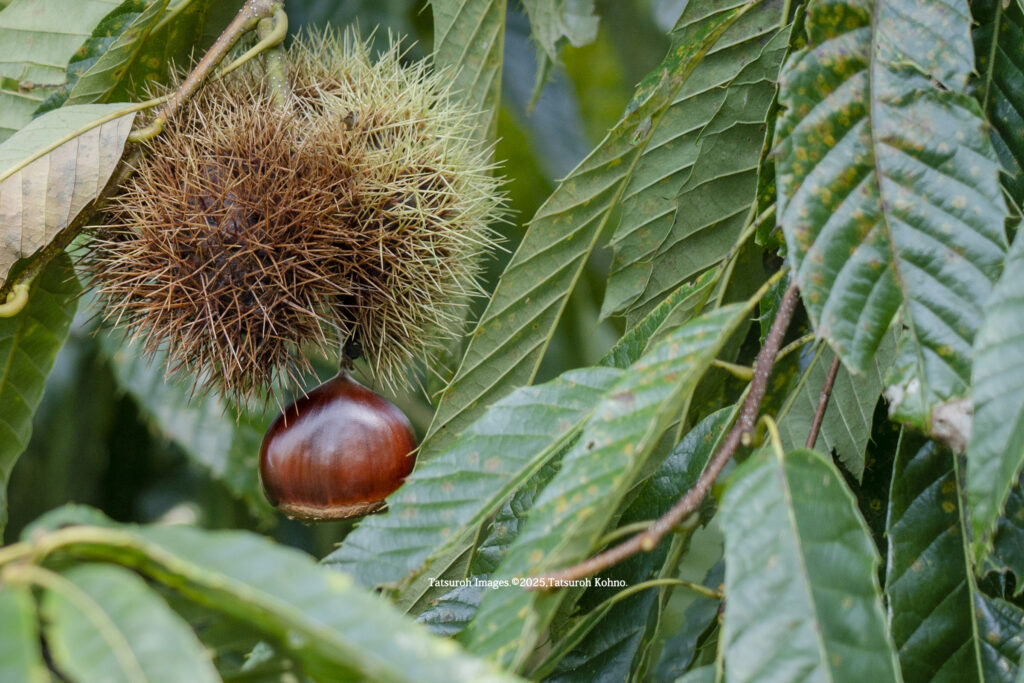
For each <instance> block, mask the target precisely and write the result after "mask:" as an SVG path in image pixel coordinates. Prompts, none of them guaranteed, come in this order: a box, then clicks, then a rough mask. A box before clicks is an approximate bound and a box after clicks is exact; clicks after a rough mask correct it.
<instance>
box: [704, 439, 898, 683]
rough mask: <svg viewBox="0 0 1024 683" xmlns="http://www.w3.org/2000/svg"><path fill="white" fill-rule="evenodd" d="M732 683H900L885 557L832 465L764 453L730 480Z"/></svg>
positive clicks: (803, 454) (726, 517)
mask: <svg viewBox="0 0 1024 683" xmlns="http://www.w3.org/2000/svg"><path fill="white" fill-rule="evenodd" d="M721 520H722V528H723V530H724V531H725V594H726V596H727V599H726V601H725V623H724V626H723V633H722V639H723V645H722V646H723V648H724V652H725V678H726V680H727V681H775V680H787V681H789V680H803V681H895V680H897V676H898V665H897V662H896V653H895V650H894V648H893V644H892V639H891V637H890V635H889V629H888V625H887V624H886V620H885V610H884V608H883V606H882V592H881V590H880V588H879V586H878V565H879V557H878V550H877V549H876V548H875V545H874V542H873V541H872V540H871V534H870V532H869V531H868V528H867V525H866V524H865V523H864V520H863V519H862V518H861V516H860V514H859V513H858V512H857V507H856V502H855V501H854V498H853V495H852V494H851V493H850V491H849V489H847V488H846V484H845V482H843V479H842V477H841V476H840V475H839V472H838V471H837V470H836V468H835V466H834V465H832V463H831V462H829V461H826V460H825V459H824V458H823V457H822V456H821V455H820V454H819V453H816V452H814V451H809V450H797V451H792V452H790V453H788V454H786V455H785V457H776V456H775V455H773V454H772V453H771V451H770V449H763V450H762V451H761V452H759V453H758V454H756V455H754V456H753V457H751V459H750V460H748V461H747V462H746V463H744V464H743V465H742V466H741V467H740V469H738V470H737V472H736V474H735V475H734V476H733V477H732V478H731V479H730V480H729V482H728V488H727V489H726V492H725V496H724V498H723V500H722V510H721Z"/></svg>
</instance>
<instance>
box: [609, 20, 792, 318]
mask: <svg viewBox="0 0 1024 683" xmlns="http://www.w3.org/2000/svg"><path fill="white" fill-rule="evenodd" d="M740 4H741V3H739V2H731V3H730V2H720V3H707V2H694V3H689V4H688V5H687V6H686V8H685V9H684V11H683V14H682V16H681V17H680V18H679V22H678V24H677V25H676V28H675V29H674V30H673V42H677V41H678V40H680V38H681V37H683V36H685V35H686V32H687V30H688V27H689V26H690V25H691V24H694V23H695V22H702V21H707V14H708V13H713V12H723V11H728V8H729V7H736V6H739V5H740ZM781 14H782V3H781V2H775V1H774V0H771V1H768V2H762V3H759V4H758V5H757V6H755V7H754V8H752V9H751V10H750V11H749V12H747V13H746V14H745V15H744V16H743V17H741V18H740V19H739V20H737V21H736V23H734V24H733V25H732V26H731V27H729V29H728V30H727V31H726V32H725V33H724V34H723V35H722V38H721V39H720V40H719V41H718V42H717V43H716V44H715V46H714V48H713V49H712V50H711V51H710V52H709V53H708V55H707V57H706V58H705V59H704V60H703V61H701V63H700V64H699V65H698V66H697V68H696V69H694V71H693V74H692V76H691V77H690V79H689V80H688V81H687V83H686V84H685V85H684V86H683V87H682V88H681V89H680V90H679V92H678V93H677V94H676V95H675V97H674V99H673V102H672V104H671V106H670V107H669V109H668V111H667V112H666V114H665V117H664V119H663V121H662V122H661V125H660V126H659V128H658V130H656V131H654V132H653V133H652V135H651V142H650V143H649V145H648V146H647V149H646V150H644V154H643V156H642V157H641V158H640V161H639V162H638V163H637V167H636V170H635V171H634V173H633V176H632V178H631V179H630V182H629V185H628V187H627V188H626V191H625V193H624V194H623V197H622V206H623V211H622V217H621V219H620V221H619V225H618V226H617V227H616V230H615V234H614V236H613V237H612V245H613V246H614V249H615V258H614V262H613V266H612V273H611V275H610V276H609V281H608V288H607V291H606V293H605V301H604V305H603V308H602V314H603V315H606V316H607V315H611V314H613V313H622V312H633V315H632V317H634V318H635V316H636V312H638V311H646V310H649V309H650V307H651V306H652V305H654V303H656V302H657V301H658V300H660V299H661V298H662V297H664V296H665V293H666V292H667V291H669V290H671V289H673V288H674V287H676V286H677V285H678V284H679V283H680V282H683V281H685V280H687V279H689V278H691V277H692V276H693V275H694V274H695V273H699V272H700V271H701V270H703V269H705V268H707V267H708V266H709V265H712V264H714V263H715V262H716V261H718V260H719V259H721V258H722V256H724V255H725V253H726V252H727V251H728V250H729V248H730V247H732V245H733V243H734V242H735V237H736V235H737V234H738V232H739V230H740V228H742V227H743V225H742V224H743V222H744V219H745V217H746V215H747V212H748V209H749V208H750V203H751V201H753V198H754V186H755V185H756V182H757V180H756V178H757V172H756V171H757V164H758V157H759V156H760V153H761V146H762V141H763V140H764V118H765V114H766V113H767V108H768V103H769V102H770V101H771V99H772V97H773V96H774V92H775V78H776V76H777V75H778V71H779V66H780V65H781V63H782V58H783V56H784V54H785V48H786V39H787V35H788V31H783V32H780V31H779V30H778V26H779V24H780V20H781ZM773 36H774V37H775V39H774V40H773Z"/></svg>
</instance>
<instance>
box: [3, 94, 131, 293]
mask: <svg viewBox="0 0 1024 683" xmlns="http://www.w3.org/2000/svg"><path fill="white" fill-rule="evenodd" d="M139 109H140V107H139V105H137V104H129V105H126V104H84V105H79V106H77V107H68V108H66V109H58V110H56V111H51V112H47V113H46V114H43V115H42V116H40V117H39V118H37V119H35V120H34V121H32V122H31V123H30V124H28V125H27V126H25V127H24V128H22V129H21V130H19V131H18V132H17V133H15V134H14V135H12V136H11V137H9V138H8V139H7V140H5V141H4V142H3V143H0V278H6V277H7V274H8V272H9V271H10V269H11V266H12V265H14V262H15V261H17V260H18V259H19V258H22V257H25V256H30V255H31V254H33V253H35V252H36V251H37V250H38V249H40V248H42V247H44V246H46V245H47V244H49V243H50V241H51V240H53V238H54V237H55V236H56V235H57V234H58V233H60V231H61V230H63V229H64V228H66V227H68V225H69V224H70V223H71V222H72V221H73V220H74V219H75V217H76V216H78V213H79V212H80V211H82V209H84V208H85V207H86V206H88V205H89V203H90V202H92V201H93V200H94V199H95V198H96V196H97V195H98V194H99V193H100V192H101V191H102V190H103V188H104V186H105V185H106V184H107V181H108V180H109V179H110V176H111V174H113V172H114V169H115V167H116V166H117V164H118V162H119V161H120V160H121V153H122V151H123V150H124V145H125V141H126V140H127V139H128V133H130V132H131V129H132V122H133V121H134V120H135V113H136V112H137V111H138V110H139Z"/></svg>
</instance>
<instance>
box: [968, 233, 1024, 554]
mask: <svg viewBox="0 0 1024 683" xmlns="http://www.w3.org/2000/svg"><path fill="white" fill-rule="evenodd" d="M1022 315H1024V239H1022V238H1021V237H1020V236H1018V237H1017V238H1016V239H1015V240H1014V244H1013V248H1012V249H1011V250H1010V255H1009V256H1008V257H1007V259H1006V264H1005V266H1004V270H1003V276H1002V278H1001V279H1000V280H999V283H998V284H997V285H996V288H995V291H994V292H993V293H992V298H991V299H989V301H988V304H987V305H986V306H985V310H984V314H983V318H982V323H981V329H980V330H979V331H978V336H977V338H976V339H975V342H974V369H973V372H972V381H973V386H972V389H973V392H974V418H973V426H972V427H971V441H970V445H969V446H968V449H967V474H968V477H967V510H968V518H969V519H970V520H971V531H972V532H973V536H974V538H973V540H972V543H971V546H972V547H971V552H972V555H973V559H974V562H975V564H976V565H977V566H979V567H980V566H982V563H983V561H984V558H985V555H986V553H987V552H988V551H989V549H990V548H991V547H992V537H993V534H994V533H995V531H996V522H997V520H998V519H999V516H1000V515H1001V514H1002V513H1003V508H1004V507H1005V505H1006V499H1007V497H1008V496H1009V495H1010V488H1011V487H1012V486H1013V485H1014V484H1015V483H1016V482H1017V479H1018V477H1019V475H1020V473H1021V469H1022V468H1024V403H1022V402H1021V400H1020V397H1021V391H1022V390H1024V329H1022V327H1021V324H1020V323H1021V316H1022Z"/></svg>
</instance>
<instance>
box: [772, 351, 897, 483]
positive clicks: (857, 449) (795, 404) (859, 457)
mask: <svg viewBox="0 0 1024 683" xmlns="http://www.w3.org/2000/svg"><path fill="white" fill-rule="evenodd" d="M808 350H809V351H810V349H808ZM812 354H813V355H811V358H810V360H809V365H808V366H807V368H806V369H805V370H804V373H806V376H805V377H804V379H803V383H802V384H801V385H800V387H799V390H798V391H796V392H795V393H794V394H792V395H791V396H790V399H789V401H790V402H789V403H787V405H786V406H785V408H784V411H785V412H784V414H783V415H780V417H779V432H780V433H781V434H782V443H783V447H784V448H786V449H787V450H788V449H793V448H799V447H802V446H803V445H804V444H805V443H806V442H807V435H808V434H809V433H810V428H811V422H812V421H813V419H814V413H815V411H816V410H817V407H818V399H819V398H820V396H821V389H822V387H823V386H824V385H825V378H826V376H827V375H828V371H829V367H830V366H831V364H832V360H833V359H834V358H835V354H833V353H832V351H831V350H830V349H828V348H827V347H826V348H823V349H821V350H820V353H816V354H815V353H813V352H812ZM895 356H896V338H895V335H892V334H889V335H887V336H886V337H885V339H884V340H883V341H882V346H880V347H879V349H878V352H877V353H876V354H875V361H874V363H873V364H872V367H871V371H870V372H868V373H864V374H858V375H854V374H851V373H850V372H849V371H848V370H847V369H846V368H844V367H843V366H842V365H841V364H840V366H839V371H838V373H837V374H836V379H835V384H834V385H833V387H832V393H831V395H830V397H829V402H828V408H827V409H826V410H825V417H824V419H823V420H822V423H821V431H820V432H818V440H817V441H816V442H815V444H814V447H815V449H816V450H818V451H820V452H822V453H833V452H834V453H835V454H836V455H837V456H838V458H839V460H840V461H841V462H842V463H843V465H845V466H846V469H848V470H849V471H850V473H851V474H852V475H853V476H854V477H856V478H857V480H858V481H860V479H861V478H862V477H863V476H864V449H865V448H866V447H867V444H868V439H869V438H870V437H871V423H872V419H873V416H874V412H875V404H876V403H878V397H879V396H881V394H882V387H883V386H884V385H883V383H882V382H883V378H884V377H885V373H886V371H887V370H888V369H889V366H890V365H892V362H893V360H894V358H895Z"/></svg>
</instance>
